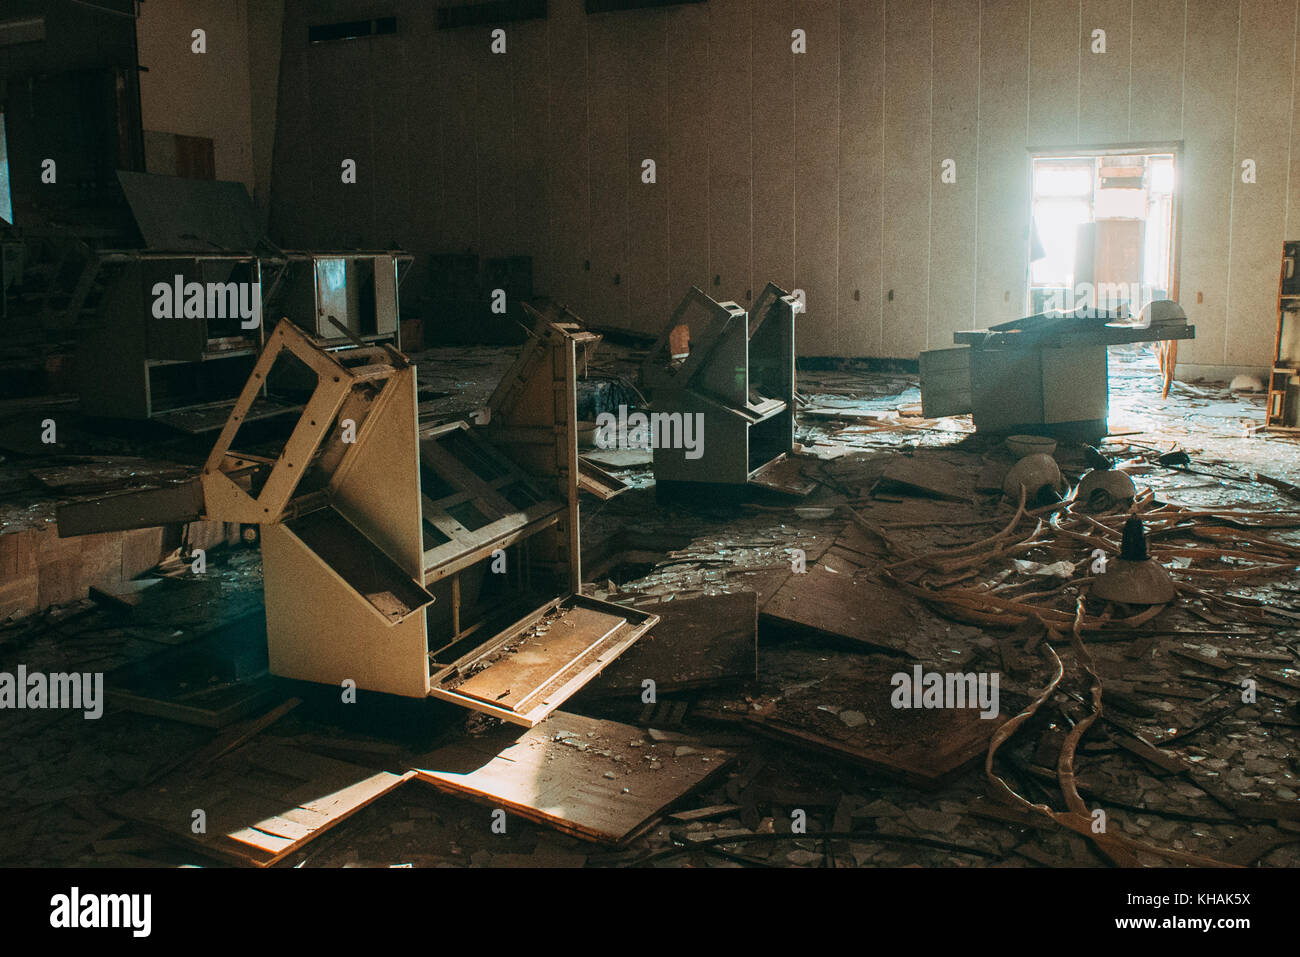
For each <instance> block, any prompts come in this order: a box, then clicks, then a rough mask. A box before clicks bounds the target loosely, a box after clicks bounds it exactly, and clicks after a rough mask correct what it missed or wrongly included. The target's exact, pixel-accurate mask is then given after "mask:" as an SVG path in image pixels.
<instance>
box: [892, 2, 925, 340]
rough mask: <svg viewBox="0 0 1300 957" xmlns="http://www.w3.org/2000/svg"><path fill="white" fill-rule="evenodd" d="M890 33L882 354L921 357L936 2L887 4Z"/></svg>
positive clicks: (923, 327)
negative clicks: (932, 25) (932, 15)
mask: <svg viewBox="0 0 1300 957" xmlns="http://www.w3.org/2000/svg"><path fill="white" fill-rule="evenodd" d="M886 19H887V24H886V26H887V33H886V38H885V44H886V51H887V54H886V55H887V58H888V59H887V61H886V70H885V156H886V157H888V163H887V165H886V167H885V235H886V236H887V237H888V242H887V243H886V244H885V257H884V286H885V303H884V328H883V330H882V341H881V348H880V351H881V354H882V355H884V356H889V357H896V358H905V359H911V358H915V357H916V356H917V355H918V354H919V353H920V351H921V350H922V349H924V348H925V347H926V341H925V340H926V324H927V318H928V316H929V314H930V276H929V270H930V191H931V189H932V188H933V186H934V185H935V184H936V182H937V177H932V176H931V169H932V167H931V162H932V154H931V149H930V103H931V62H930V57H931V47H930V9H929V7H927V6H924V5H921V4H915V3H910V4H889V5H888V7H887V18H886Z"/></svg>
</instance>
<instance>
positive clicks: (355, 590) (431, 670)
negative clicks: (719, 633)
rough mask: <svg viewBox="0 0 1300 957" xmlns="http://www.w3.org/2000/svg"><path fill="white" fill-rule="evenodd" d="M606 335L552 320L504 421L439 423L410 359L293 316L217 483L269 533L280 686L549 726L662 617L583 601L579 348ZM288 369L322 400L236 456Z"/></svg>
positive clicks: (215, 513)
mask: <svg viewBox="0 0 1300 957" xmlns="http://www.w3.org/2000/svg"><path fill="white" fill-rule="evenodd" d="M597 338H598V337H596V336H594V335H592V334H590V333H587V332H584V331H582V330H581V329H580V328H578V327H577V326H576V325H574V324H565V323H558V322H552V321H548V320H545V319H542V318H540V317H539V318H538V321H537V323H536V325H535V327H534V329H533V333H532V337H531V338H530V340H529V342H528V343H527V344H526V345H525V347H524V349H523V352H522V353H521V355H520V357H519V359H518V360H517V361H516V362H515V364H514V365H513V366H512V367H511V369H510V370H509V371H508V372H507V374H506V378H505V379H504V380H503V381H502V383H501V384H500V386H499V387H498V388H497V391H496V392H495V393H494V395H493V396H492V399H491V401H490V403H489V410H490V421H489V423H488V425H487V426H486V427H485V428H471V427H470V426H469V425H468V424H467V423H465V422H453V423H450V424H443V425H439V426H436V427H432V428H426V429H421V427H420V426H419V424H418V419H417V413H416V376H415V368H414V367H413V366H411V365H410V364H409V362H408V361H407V360H406V358H405V356H404V355H403V354H402V353H400V352H399V351H397V350H396V349H394V348H392V347H390V346H375V345H364V344H360V345H359V346H358V347H357V348H352V349H341V350H338V349H336V350H327V349H325V348H323V345H324V344H323V343H322V342H320V341H318V340H315V339H313V338H311V337H309V336H308V335H307V334H306V333H304V332H303V331H302V330H301V329H300V328H299V327H297V326H295V325H294V324H293V323H291V322H289V321H287V320H285V321H282V322H280V324H279V325H278V326H277V327H276V328H275V330H274V331H273V332H272V333H271V335H270V336H269V337H268V340H267V343H266V347H265V349H264V350H263V351H262V354H261V356H260V357H259V359H258V362H257V365H256V366H255V367H254V369H253V372H252V374H251V376H250V377H249V379H248V382H247V384H246V385H245V386H244V389H243V392H242V393H241V394H240V396H239V398H238V400H237V401H236V403H235V406H234V408H233V410H232V411H231V414H230V417H229V419H228V421H227V422H226V425H225V428H224V429H223V430H222V432H221V436H220V438H219V439H218V441H217V443H216V445H215V447H214V448H213V450H212V453H211V455H210V456H209V458H208V460H207V462H206V463H205V465H204V468H203V472H202V475H201V476H200V479H199V483H200V484H201V493H202V494H201V507H202V511H203V514H204V515H205V516H206V517H207V518H209V519H211V520H214V521H223V522H238V523H243V524H256V525H258V526H260V529H261V540H262V558H263V575H264V581H265V596H266V622H267V643H268V650H269V660H270V670H271V672H272V673H273V674H276V675H280V676H283V677H287V678H296V679H301V680H306V681H313V682H321V683H328V684H335V685H338V684H341V683H342V682H344V681H349V680H350V681H353V682H355V686H356V687H357V688H360V689H366V690H370V691H377V692H385V693H389V694H395V695H404V696H408V697H424V696H429V695H432V696H434V697H437V698H442V699H445V700H447V701H452V702H455V703H457V704H459V705H462V706H464V707H468V708H472V709H475V710H478V711H482V712H486V713H488V714H491V715H494V716H496V717H498V718H501V719H503V720H505V721H509V722H513V723H515V724H520V725H524V726H527V727H531V726H532V725H534V724H536V723H537V722H539V721H541V720H542V719H543V718H545V717H546V716H547V715H548V714H550V713H551V712H552V711H554V710H555V709H556V708H558V707H559V706H560V705H561V704H562V703H563V702H564V701H565V700H566V699H567V698H568V697H570V696H571V695H572V694H574V693H575V692H576V691H577V690H578V689H579V688H581V687H582V686H583V685H584V684H585V683H586V682H587V681H589V680H590V679H591V678H593V677H594V676H595V675H596V674H598V673H599V672H600V670H601V669H603V668H604V667H605V666H606V665H608V663H609V662H610V661H612V660H613V659H614V658H616V657H617V656H618V655H619V654H621V653H622V652H623V651H624V650H626V649H627V648H628V647H630V646H631V645H632V643H633V642H635V641H636V640H637V639H638V638H639V637H641V636H642V635H643V634H645V633H646V632H647V631H648V630H649V629H650V628H651V627H652V626H653V625H655V624H657V623H658V621H659V619H658V616H656V615H651V614H646V613H643V612H639V611H636V610H634V609H630V608H624V607H622V606H618V605H614V604H610V603H607V602H602V601H598V600H595V599H591V598H587V597H584V596H582V595H580V594H578V589H579V586H580V583H581V577H582V576H581V564H580V548H579V539H578V490H579V487H580V483H581V476H580V473H579V461H578V454H577V440H576V434H577V433H576V418H577V407H576V369H577V354H578V350H579V348H580V347H583V346H585V345H586V344H588V343H589V342H592V341H595V340H596V339H597ZM286 360H288V361H289V364H290V365H292V366H294V368H293V370H292V371H293V373H294V375H295V376H296V377H297V378H298V379H299V380H301V381H304V382H305V383H306V384H307V385H308V387H309V388H310V397H309V398H308V399H307V401H306V403H305V405H304V406H303V409H302V413H301V415H300V417H299V419H298V421H297V423H296V424H295V425H294V427H293V430H292V432H291V433H290V434H289V436H288V439H287V440H286V441H285V442H284V443H283V446H282V447H281V448H280V449H279V450H278V453H277V454H273V455H271V454H265V450H259V452H258V454H253V453H250V452H240V451H236V450H234V448H233V446H234V445H235V444H236V442H237V439H238V438H240V429H241V426H242V425H243V423H244V420H245V418H246V417H247V416H248V413H249V410H250V409H251V408H252V407H253V405H254V403H255V401H256V400H257V399H258V397H259V395H260V394H261V391H262V384H263V383H264V382H265V381H266V378H267V377H268V376H269V375H271V374H272V369H273V367H275V366H277V364H279V365H281V366H283V365H284V364H285V361H286ZM278 371H279V373H280V374H283V373H284V371H285V370H283V369H279V370H278ZM313 383H314V385H313Z"/></svg>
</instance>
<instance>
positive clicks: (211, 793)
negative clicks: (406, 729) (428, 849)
mask: <svg viewBox="0 0 1300 957" xmlns="http://www.w3.org/2000/svg"><path fill="white" fill-rule="evenodd" d="M409 776H410V775H409V774H408V775H398V774H391V773H389V772H387V771H381V772H378V773H376V772H375V771H373V770H372V769H370V768H363V767H360V766H358V765H355V764H348V763H346V762H344V761H336V760H334V759H333V758H326V757H322V756H320V755H317V754H311V753H310V752H307V751H302V750H299V749H296V748H288V747H284V746H283V745H279V744H273V743H269V742H265V741H254V742H252V743H250V744H247V745H245V746H244V747H241V748H238V749H237V750H234V751H231V752H229V753H228V754H224V755H222V756H221V757H219V758H217V759H215V760H213V761H211V762H209V763H208V764H206V765H205V766H203V767H201V768H184V769H181V770H179V771H176V772H174V773H173V774H171V775H169V776H167V777H166V778H163V779H162V780H160V781H158V782H156V783H155V784H154V785H153V786H151V787H148V788H142V789H140V790H137V791H133V792H131V793H129V794H127V795H126V796H125V797H123V798H121V799H119V800H118V801H117V802H116V803H115V804H114V805H113V810H114V812H115V813H117V814H119V815H121V816H122V817H125V818H127V819H128V820H132V821H136V822H137V823H140V824H142V825H144V826H146V827H149V828H151V829H153V830H155V831H156V832H158V833H160V834H162V835H164V836H166V837H168V838H169V839H173V840H176V841H179V842H180V843H181V844H184V845H187V846H191V847H194V848H196V849H197V850H200V851H202V852H204V853H206V854H210V855H212V856H214V857H217V858H220V859H222V860H227V861H233V862H234V863H237V864H252V865H256V866H257V867H269V866H270V865H272V864H275V863H276V862H277V861H280V860H282V859H283V858H284V857H286V856H287V855H289V854H292V853H293V852H294V851H296V850H298V849H299V848H301V847H302V846H303V845H305V844H306V843H307V842H308V841H311V840H312V839H313V838H316V837H318V836H320V835H321V834H323V833H324V832H325V831H327V830H329V829H330V828H331V827H334V826H335V825H336V824H338V823H339V822H340V821H343V820H345V819H347V818H348V817H349V816H351V815H352V814H354V813H356V812H357V811H359V810H360V809H361V808H363V807H365V806H366V805H367V804H369V803H371V802H372V801H374V800H376V799H377V798H379V797H382V796H383V795H385V794H387V793H388V792H389V791H391V790H392V789H393V788H395V787H397V786H398V785H399V784H401V783H402V782H403V781H405V780H406V779H407V778H408V777H409ZM196 809H201V810H202V811H203V812H204V814H205V815H206V824H207V832H206V833H205V834H195V833H194V832H193V830H192V822H193V820H194V818H193V813H194V811H195V810H196Z"/></svg>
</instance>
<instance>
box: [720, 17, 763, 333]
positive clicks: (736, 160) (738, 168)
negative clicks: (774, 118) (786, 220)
mask: <svg viewBox="0 0 1300 957" xmlns="http://www.w3.org/2000/svg"><path fill="white" fill-rule="evenodd" d="M749 6H750V0H712V2H710V3H709V4H708V5H707V9H708V11H709V54H710V55H709V73H710V78H709V115H710V133H709V144H710V145H709V190H708V194H707V195H708V203H709V271H710V272H711V273H712V275H711V276H710V277H709V282H710V286H709V287H708V292H709V295H711V296H713V298H715V299H718V300H726V299H730V300H732V301H733V302H737V303H739V304H740V305H741V306H743V307H745V308H746V309H748V308H749V306H750V305H751V304H752V303H753V301H754V297H755V296H757V295H758V289H755V288H754V281H753V279H752V277H751V275H750V195H749V194H750V184H751V179H752V172H753V168H752V156H751V154H750V148H749V144H750V135H751V126H750V93H749V82H750V69H751V66H750V57H749V55H748V54H749V49H750V9H749ZM762 282H763V283H766V282H767V280H766V279H764V280H762ZM760 285H761V284H760Z"/></svg>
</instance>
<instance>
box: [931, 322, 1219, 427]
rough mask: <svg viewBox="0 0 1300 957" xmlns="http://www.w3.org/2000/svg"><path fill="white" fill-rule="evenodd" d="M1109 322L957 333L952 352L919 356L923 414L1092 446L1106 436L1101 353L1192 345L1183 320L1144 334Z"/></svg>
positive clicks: (1192, 330)
mask: <svg viewBox="0 0 1300 957" xmlns="http://www.w3.org/2000/svg"><path fill="white" fill-rule="evenodd" d="M1171 305H1172V304H1171ZM1178 312H1179V314H1180V315H1181V310H1178ZM1114 318H1117V317H1114V316H1110V315H1106V314H1104V313H1102V314H1094V315H1088V314H1070V313H1066V314H1050V313H1043V314H1040V315H1036V316H1028V317H1026V318H1024V319H1017V320H1013V321H1011V322H1006V323H1002V324H1000V325H997V326H993V327H991V328H990V329H987V330H979V331H973V332H955V333H953V341H954V342H955V343H957V344H958V348H955V349H934V350H931V351H929V352H922V353H921V410H922V414H924V415H925V416H926V417H928V418H937V417H939V416H945V415H965V414H967V413H970V414H971V416H972V418H973V419H974V422H975V429H976V431H978V432H994V433H1003V432H1029V433H1050V434H1052V435H1056V436H1060V437H1062V438H1077V439H1082V440H1086V441H1095V440H1096V439H1098V438H1100V437H1101V436H1103V435H1105V434H1106V432H1107V424H1106V419H1107V417H1108V415H1109V410H1110V391H1109V390H1110V383H1109V378H1108V372H1107V354H1106V348H1107V347H1108V346H1114V345H1123V344H1125V343H1133V342H1159V341H1164V340H1174V339H1194V338H1196V327H1195V326H1192V325H1189V324H1188V323H1187V320H1186V319H1185V318H1173V319H1164V320H1159V321H1154V322H1152V323H1151V324H1150V325H1149V326H1141V325H1136V324H1132V323H1121V322H1113V321H1110V320H1112V319H1114Z"/></svg>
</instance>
